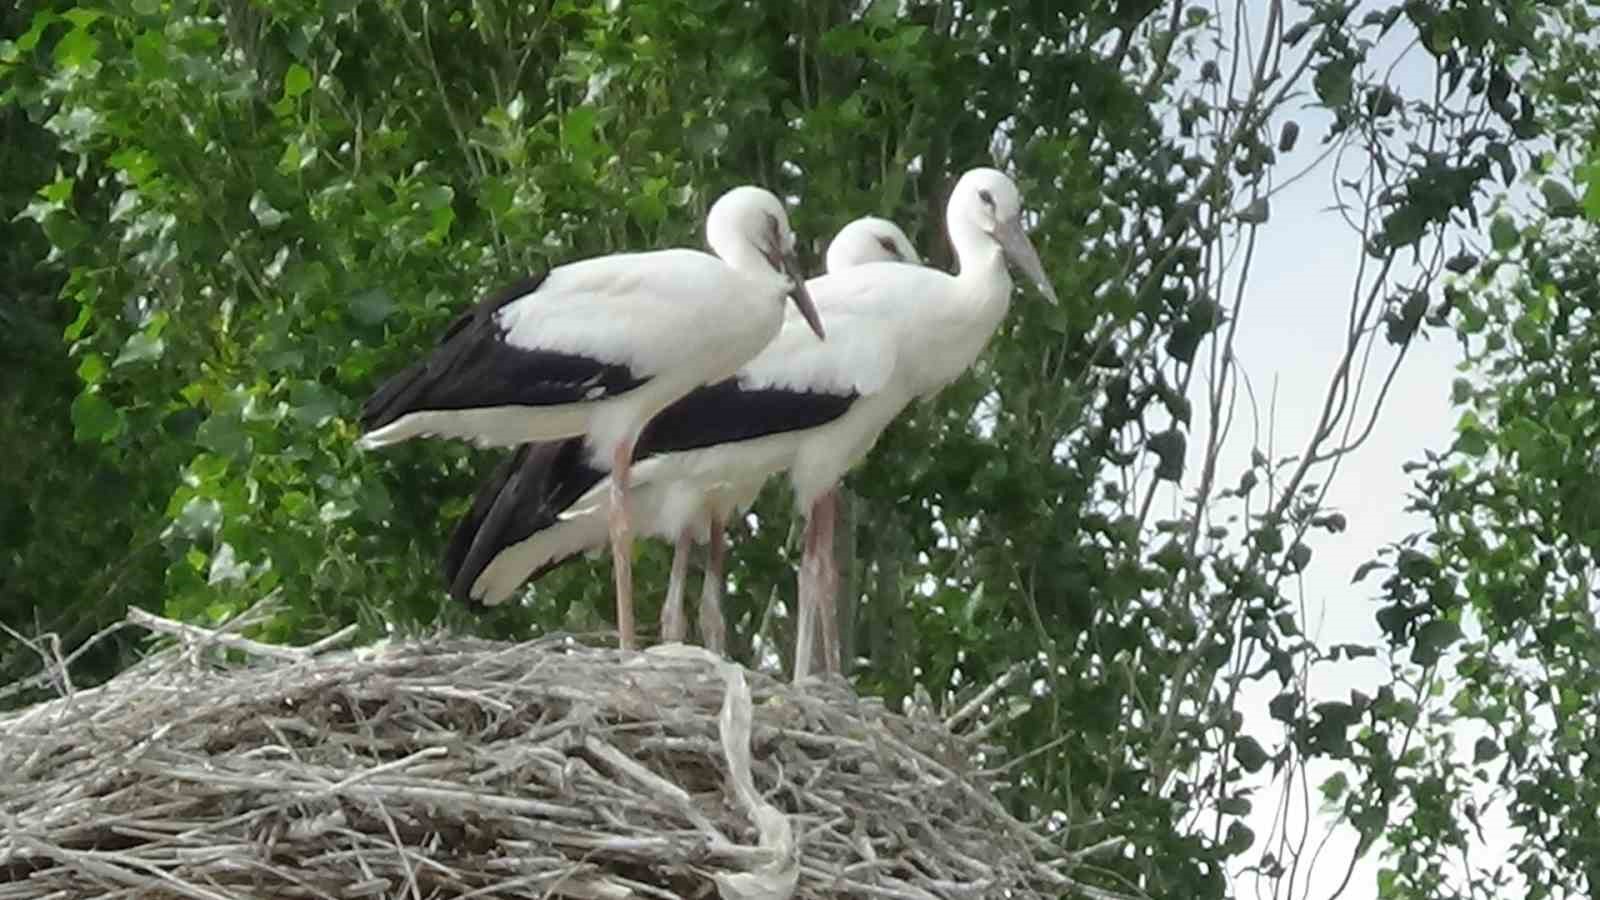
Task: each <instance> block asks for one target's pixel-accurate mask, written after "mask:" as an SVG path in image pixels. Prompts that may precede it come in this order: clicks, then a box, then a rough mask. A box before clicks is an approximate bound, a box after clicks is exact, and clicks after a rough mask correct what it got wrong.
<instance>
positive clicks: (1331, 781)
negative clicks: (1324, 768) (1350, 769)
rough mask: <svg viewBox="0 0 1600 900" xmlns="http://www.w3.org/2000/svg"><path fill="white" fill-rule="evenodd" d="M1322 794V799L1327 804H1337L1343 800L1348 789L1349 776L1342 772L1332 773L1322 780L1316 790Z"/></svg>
mask: <svg viewBox="0 0 1600 900" xmlns="http://www.w3.org/2000/svg"><path fill="white" fill-rule="evenodd" d="M1317 789H1318V790H1319V791H1321V792H1322V799H1323V800H1325V801H1327V802H1328V803H1330V804H1332V803H1338V802H1339V801H1340V800H1341V799H1343V798H1344V794H1345V791H1347V790H1349V789H1350V776H1348V775H1346V774H1345V773H1343V772H1334V773H1333V774H1332V775H1329V776H1328V777H1327V778H1325V779H1323V781H1322V784H1321V785H1319V786H1318V788H1317Z"/></svg>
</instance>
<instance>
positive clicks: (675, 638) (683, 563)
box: [661, 528, 692, 644]
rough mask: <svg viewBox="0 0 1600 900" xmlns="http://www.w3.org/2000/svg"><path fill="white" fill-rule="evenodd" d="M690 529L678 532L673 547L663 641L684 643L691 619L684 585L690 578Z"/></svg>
mask: <svg viewBox="0 0 1600 900" xmlns="http://www.w3.org/2000/svg"><path fill="white" fill-rule="evenodd" d="M690 546H692V545H691V543H690V541H689V529H687V528H685V529H684V530H683V531H681V532H679V533H678V540H677V543H676V544H674V545H673V548H672V577H671V578H670V579H669V580H668V581H667V602H666V604H665V605H664V606H662V607H661V642H662V643H664V644H670V643H673V642H677V643H680V644H681V643H683V639H684V636H685V635H687V634H688V632H689V621H688V618H687V617H686V616H685V615H684V612H683V587H684V582H685V581H688V580H689V548H690Z"/></svg>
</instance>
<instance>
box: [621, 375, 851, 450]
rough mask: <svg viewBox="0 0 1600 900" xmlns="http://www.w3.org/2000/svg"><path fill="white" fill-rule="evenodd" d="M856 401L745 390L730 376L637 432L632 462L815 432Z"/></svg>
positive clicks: (848, 397)
mask: <svg viewBox="0 0 1600 900" xmlns="http://www.w3.org/2000/svg"><path fill="white" fill-rule="evenodd" d="M860 397H861V395H860V394H859V393H856V392H854V391H851V392H849V393H829V392H826V391H796V390H789V389H783V388H766V387H763V388H756V387H748V386H746V385H744V384H742V383H741V382H740V381H739V379H738V378H729V379H726V380H723V381H719V382H717V383H716V384H711V385H705V386H703V387H699V388H695V389H694V390H692V391H690V392H689V393H687V394H685V395H684V396H683V397H682V398H680V399H679V400H678V401H677V402H676V403H673V404H672V405H671V406H669V407H667V408H666V409H664V410H662V411H661V413H660V414H659V415H657V416H656V417H655V418H654V419H652V420H650V424H648V425H646V426H645V428H644V430H643V431H642V432H640V434H639V442H638V444H636V445H635V448H634V453H633V458H634V461H635V462H637V461H639V460H641V459H645V458H647V457H650V456H654V455H656V454H658V453H675V452H681V451H685V450H698V449H701V448H703V447H712V446H717V445H721V444H736V443H739V442H740V441H750V440H755V439H756V438H760V437H767V436H768V435H774V434H784V433H787V432H790V431H803V430H805V429H807V428H816V427H818V426H820V425H826V424H827V423H829V422H832V421H833V420H834V419H837V418H839V417H840V416H842V415H844V414H845V413H846V412H848V411H849V410H850V407H851V406H852V405H853V404H854V403H855V402H856V400H858V399H860Z"/></svg>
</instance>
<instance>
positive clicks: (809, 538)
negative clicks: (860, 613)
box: [794, 504, 822, 684]
mask: <svg viewBox="0 0 1600 900" xmlns="http://www.w3.org/2000/svg"><path fill="white" fill-rule="evenodd" d="M819 528H820V523H819V522H818V520H817V504H812V506H811V510H810V515H808V516H806V533H805V540H804V544H805V546H804V548H803V549H802V550H801V554H800V574H799V577H798V583H797V585H796V590H795V596H796V600H797V605H798V607H799V615H798V618H797V620H796V622H795V641H794V683H795V684H799V683H800V682H801V681H804V680H805V678H806V677H807V676H809V675H810V674H811V664H812V662H813V661H814V660H813V656H814V654H815V653H816V643H817V613H818V612H819V611H820V604H821V588H822V577H821V575H822V573H821V572H820V571H819V570H818V569H817V564H818V562H819V560H818V558H817V537H818V535H817V532H818V529H819Z"/></svg>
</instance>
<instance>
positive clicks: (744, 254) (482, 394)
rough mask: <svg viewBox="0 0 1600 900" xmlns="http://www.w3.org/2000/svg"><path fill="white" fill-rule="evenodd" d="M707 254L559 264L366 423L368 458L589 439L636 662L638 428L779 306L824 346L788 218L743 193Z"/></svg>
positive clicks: (745, 345) (381, 396)
mask: <svg viewBox="0 0 1600 900" xmlns="http://www.w3.org/2000/svg"><path fill="white" fill-rule="evenodd" d="M706 243H707V244H708V245H709V246H710V248H711V250H712V252H713V253H714V254H715V255H711V254H708V253H704V252H701V251H698V250H689V249H681V248H680V249H671V250H656V251H651V252H645V253H618V254H613V255H610V256H600V257H594V258H590V259H584V260H580V261H577V262H572V263H567V264H565V265H562V266H558V267H556V268H554V269H551V270H550V271H549V272H547V273H545V274H544V275H542V276H535V277H533V278H528V279H525V280H523V281H521V282H519V283H517V284H514V285H512V286H510V287H508V288H505V289H503V290H501V291H499V292H497V293H495V294H493V295H491V296H490V297H488V298H487V299H486V300H484V301H483V302H482V303H480V304H479V305H478V306H477V307H476V308H475V309H473V310H470V311H468V312H466V313H464V314H463V315H461V316H460V317H458V318H457V319H456V320H455V321H454V322H452V323H451V325H450V326H449V328H447V329H446V331H445V333H444V336H443V338H442V339H441V340H440V343H439V345H438V346H437V347H436V348H435V349H434V351H433V353H432V354H431V355H430V356H429V357H428V358H427V359H424V360H422V361H421V362H418V363H415V364H413V365H412V366H410V367H408V368H406V369H405V370H403V371H401V372H400V373H399V374H397V375H395V376H393V377H391V378H390V379H389V380H388V381H386V382H384V384H383V385H382V386H380V387H379V388H378V390H377V391H376V392H375V393H373V395H372V397H371V398H370V399H369V400H368V401H367V403H366V405H365V407H364V408H363V409H362V426H363V427H364V429H365V431H366V434H365V435H363V436H362V438H361V440H360V441H359V446H361V447H362V448H373V447H382V446H385V445H388V444H393V443H397V442H400V441H404V440H408V439H410V438H413V437H420V436H439V437H447V438H462V439H467V440H471V441H473V442H475V443H477V444H479V445H482V446H509V445H518V444H524V443H526V442H529V441H551V440H560V439H565V438H578V437H584V438H585V441H584V443H585V445H586V452H585V454H584V456H585V460H584V462H585V464H587V465H591V466H594V467H597V468H599V469H601V470H609V471H610V473H611V478H610V487H609V490H610V497H609V506H608V511H609V532H610V542H611V550H612V559H613V563H614V577H615V580H616V592H617V630H618V633H619V639H620V642H621V645H622V647H623V648H624V649H632V648H633V647H634V634H633V577H632V567H631V554H632V537H631V531H630V522H629V512H628V504H627V495H628V489H629V482H630V478H629V470H630V468H631V464H632V460H633V457H634V445H635V443H636V441H637V440H638V436H639V432H640V429H642V428H643V427H644V426H645V424H646V423H647V422H649V421H650V419H651V417H653V416H654V415H655V414H656V413H658V412H660V411H661V410H662V409H663V408H665V407H666V406H668V405H669V404H671V403H672V402H673V401H674V400H677V399H678V398H680V397H682V396H683V395H684V394H686V393H688V392H689V391H691V390H693V389H694V388H695V387H697V386H699V385H702V384H709V383H713V382H717V381H720V380H722V379H724V378H726V377H728V376H729V375H731V374H732V373H733V372H735V371H736V370H738V368H739V367H740V366H742V365H743V364H744V363H745V362H747V361H749V360H750V359H751V357H753V356H755V355H756V354H757V353H758V352H760V350H761V349H762V348H763V347H765V346H766V345H767V344H768V343H770V342H771V340H772V338H773V337H774V336H775V335H776V334H777V332H778V329H779V327H780V326H781V324H782V322H783V319H784V314H783V310H784V297H785V296H792V297H793V298H794V302H795V305H796V307H798V308H799V310H800V313H801V315H803V316H804V318H805V321H806V322H807V324H808V325H809V326H810V330H811V331H813V332H815V334H816V337H817V338H822V337H823V328H822V322H821V320H820V319H819V318H818V316H817V311H816V308H815V307H814V306H813V305H812V302H811V298H810V296H809V295H808V294H807V292H806V286H805V282H804V280H803V279H802V278H801V277H800V274H799V264H798V263H797V261H796V259H795V252H794V249H795V236H794V232H793V231H792V230H791V229H790V227H789V219H788V216H787V214H786V213H785V212H784V208H783V204H782V202H781V201H779V200H778V198H777V197H775V196H774V195H773V194H771V193H770V192H768V191H765V190H762V189H761V188H758V187H751V186H745V187H738V188H734V189H733V190H730V191H728V192H727V193H725V194H723V195H722V196H721V197H720V198H718V200H717V202H716V203H715V204H713V205H712V207H711V211H710V213H709V214H708V216H707V217H706Z"/></svg>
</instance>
